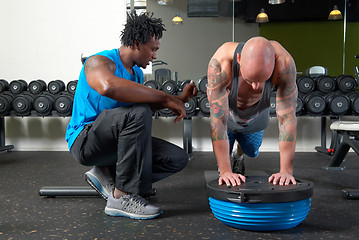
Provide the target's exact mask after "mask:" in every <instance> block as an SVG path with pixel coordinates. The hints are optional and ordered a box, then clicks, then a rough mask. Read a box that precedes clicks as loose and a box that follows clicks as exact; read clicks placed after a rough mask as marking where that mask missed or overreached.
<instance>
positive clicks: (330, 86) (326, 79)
mask: <svg viewBox="0 0 359 240" xmlns="http://www.w3.org/2000/svg"><path fill="white" fill-rule="evenodd" d="M315 81H316V83H317V88H318V90H319V91H321V92H322V93H329V92H333V91H334V90H335V87H336V86H335V80H334V78H332V77H331V76H327V75H323V76H319V77H318V78H317V79H316V80H315Z"/></svg>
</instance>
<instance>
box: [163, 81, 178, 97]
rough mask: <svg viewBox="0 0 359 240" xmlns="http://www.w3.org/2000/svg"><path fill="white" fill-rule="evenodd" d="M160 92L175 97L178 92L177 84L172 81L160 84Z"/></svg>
mask: <svg viewBox="0 0 359 240" xmlns="http://www.w3.org/2000/svg"><path fill="white" fill-rule="evenodd" d="M162 91H164V92H166V93H168V94H171V95H175V94H176V93H177V91H178V86H177V83H176V82H175V81H174V80H167V81H165V82H164V83H163V84H162Z"/></svg>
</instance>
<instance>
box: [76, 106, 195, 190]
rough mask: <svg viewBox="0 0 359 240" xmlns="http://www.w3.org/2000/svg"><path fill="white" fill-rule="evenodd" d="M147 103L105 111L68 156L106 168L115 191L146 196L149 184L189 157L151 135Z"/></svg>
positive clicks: (161, 177)
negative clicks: (109, 170) (110, 172)
mask: <svg viewBox="0 0 359 240" xmlns="http://www.w3.org/2000/svg"><path fill="white" fill-rule="evenodd" d="M151 128H152V111H151V109H150V107H149V106H148V105H147V104H134V105H131V106H126V107H120V108H115V109H111V110H104V111H103V112H101V114H100V115H99V116H98V117H97V119H96V120H95V121H94V122H93V123H90V124H88V125H86V126H85V128H84V129H83V130H82V131H81V133H80V134H79V136H78V137H77V138H76V140H75V142H74V144H73V145H72V147H71V155H72V156H73V157H74V158H75V159H76V160H77V161H78V162H79V163H80V164H82V165H85V166H109V167H110V168H112V169H113V173H114V175H115V185H116V188H117V189H119V190H122V191H125V192H129V193H137V194H146V193H148V192H150V191H151V190H152V183H153V182H156V181H158V180H161V179H163V178H165V177H168V176H170V175H172V174H174V173H176V172H178V171H180V170H182V169H183V168H184V167H185V166H186V164H187V162H188V155H187V153H186V152H185V151H184V150H183V149H182V148H180V147H178V146H176V145H174V144H172V143H169V142H167V141H164V140H162V139H159V138H155V137H152V136H151Z"/></svg>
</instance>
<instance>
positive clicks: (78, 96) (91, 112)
mask: <svg viewBox="0 0 359 240" xmlns="http://www.w3.org/2000/svg"><path fill="white" fill-rule="evenodd" d="M95 55H102V56H105V57H107V58H109V59H111V60H112V61H113V62H114V63H115V64H116V70H115V75H116V76H117V77H120V78H124V79H127V80H131V81H134V82H137V83H140V84H142V83H143V73H142V70H141V69H140V68H139V67H138V66H134V67H133V71H134V73H135V74H134V75H132V74H130V73H129V72H128V71H127V70H126V69H125V67H124V66H123V64H122V62H121V59H120V53H119V50H118V49H112V50H106V51H103V52H100V53H97V54H94V55H92V56H95ZM129 104H131V103H123V102H118V101H115V100H113V99H111V98H108V97H105V96H102V95H100V94H99V93H98V92H97V91H95V90H94V89H93V88H91V87H90V85H89V84H88V83H87V78H86V75H85V63H84V65H83V66H82V70H81V72H80V76H79V80H78V82H77V86H76V93H75V96H74V102H73V108H72V116H71V120H70V122H69V125H68V126H67V130H66V136H65V140H66V141H67V142H68V148H69V149H71V146H72V144H73V143H74V141H75V139H76V138H77V136H78V135H79V134H80V132H81V131H82V130H83V128H84V126H85V125H86V124H89V123H91V122H93V121H95V119H96V118H97V116H98V115H99V114H100V113H101V112H102V111H103V110H104V109H113V108H117V107H123V106H126V105H129Z"/></svg>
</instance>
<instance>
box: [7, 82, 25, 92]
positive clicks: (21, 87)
mask: <svg viewBox="0 0 359 240" xmlns="http://www.w3.org/2000/svg"><path fill="white" fill-rule="evenodd" d="M27 87H28V85H27V82H26V81H25V80H22V79H19V80H13V81H11V82H10V87H9V88H10V92H11V93H12V94H20V93H22V92H23V91H26V90H27Z"/></svg>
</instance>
